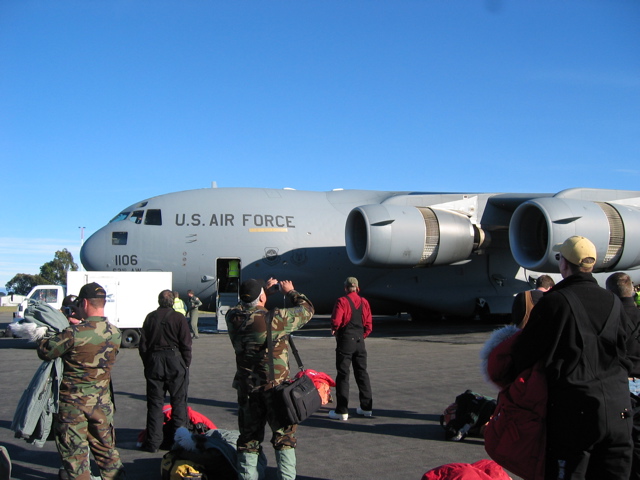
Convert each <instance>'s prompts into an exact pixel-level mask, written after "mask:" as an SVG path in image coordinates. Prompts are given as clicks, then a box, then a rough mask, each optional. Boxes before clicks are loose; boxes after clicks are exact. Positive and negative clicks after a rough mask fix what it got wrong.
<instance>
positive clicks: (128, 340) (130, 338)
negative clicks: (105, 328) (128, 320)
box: [120, 328, 140, 348]
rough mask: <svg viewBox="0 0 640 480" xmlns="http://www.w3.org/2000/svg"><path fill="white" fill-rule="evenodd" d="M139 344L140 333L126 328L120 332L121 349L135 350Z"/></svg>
mask: <svg viewBox="0 0 640 480" xmlns="http://www.w3.org/2000/svg"><path fill="white" fill-rule="evenodd" d="M138 343H140V331H138V330H136V329H135V328H127V329H126V330H123V332H122V342H121V343H120V345H121V346H122V348H136V347H137V346H138Z"/></svg>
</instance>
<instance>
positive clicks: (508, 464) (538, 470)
mask: <svg viewBox="0 0 640 480" xmlns="http://www.w3.org/2000/svg"><path fill="white" fill-rule="evenodd" d="M510 329H511V330H510ZM512 332H515V334H514V335H512V336H510V337H508V338H506V339H505V336H506V334H509V333H512ZM521 332H522V331H521V330H518V329H515V328H514V327H505V328H504V329H502V330H497V331H496V332H494V335H493V336H492V337H491V338H490V339H489V340H488V341H487V344H485V347H486V348H483V351H482V353H481V357H484V356H486V361H487V363H486V369H487V371H486V374H487V376H488V378H489V380H490V381H492V382H493V383H495V384H496V385H498V387H500V388H501V391H500V394H499V395H498V405H497V407H496V410H495V413H494V415H493V417H491V420H489V422H488V423H487V426H486V428H485V430H484V443H485V450H486V451H487V453H488V454H489V456H490V457H491V458H493V459H494V460H495V461H496V462H498V463H499V464H500V465H502V466H503V467H504V468H506V469H507V470H510V471H511V472H513V473H515V474H516V475H518V476H520V477H522V478H524V479H525V480H543V479H544V461H545V448H546V413H547V382H546V377H545V375H544V373H543V372H542V370H541V369H540V368H539V367H538V366H537V365H536V366H534V367H531V368H529V369H527V370H525V371H524V372H521V373H520V374H519V375H517V376H516V379H515V380H514V381H513V382H511V383H509V380H510V378H509V377H510V374H509V372H510V371H511V370H512V367H513V365H512V364H513V359H512V356H511V351H512V347H513V344H514V342H515V340H516V339H517V338H518V336H519V334H520V333H521ZM498 341H499V342H500V343H498V344H497V345H496V343H497V342H498ZM511 378H512V377H511Z"/></svg>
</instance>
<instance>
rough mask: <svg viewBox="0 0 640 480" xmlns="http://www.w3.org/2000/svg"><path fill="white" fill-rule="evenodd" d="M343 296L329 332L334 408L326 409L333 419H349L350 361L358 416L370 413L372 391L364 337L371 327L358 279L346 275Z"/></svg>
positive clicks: (366, 415) (369, 315)
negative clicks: (333, 342)
mask: <svg viewBox="0 0 640 480" xmlns="http://www.w3.org/2000/svg"><path fill="white" fill-rule="evenodd" d="M344 291H345V293H346V295H345V296H344V297H340V298H339V299H338V301H337V302H336V304H335V306H334V307H333V314H332V315H331V335H334V336H335V337H336V370H337V375H336V409H335V410H330V411H329V418H332V419H334V420H348V419H349V375H350V367H351V364H352V363H353V375H354V377H355V378H356V384H357V385H358V391H359V397H360V406H359V407H358V408H357V409H356V413H357V414H358V415H363V416H365V417H371V416H372V415H373V394H372V392H371V382H370V381H369V373H368V372H367V349H366V348H365V345H364V339H365V338H367V337H368V336H369V334H370V333H371V331H372V330H373V321H372V317H371V307H370V306H369V302H368V301H367V300H366V299H365V298H363V297H361V296H360V295H359V294H358V292H359V291H360V288H359V287H358V279H356V278H355V277H349V278H347V279H346V280H345V282H344Z"/></svg>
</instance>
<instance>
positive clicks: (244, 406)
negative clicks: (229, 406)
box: [237, 389, 298, 453]
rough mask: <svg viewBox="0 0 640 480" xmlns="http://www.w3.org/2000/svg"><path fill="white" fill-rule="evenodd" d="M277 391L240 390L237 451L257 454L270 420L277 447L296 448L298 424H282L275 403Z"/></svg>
mask: <svg viewBox="0 0 640 480" xmlns="http://www.w3.org/2000/svg"><path fill="white" fill-rule="evenodd" d="M274 400H275V393H274V390H273V389H271V390H267V391H264V392H254V393H248V394H247V393H242V392H241V391H240V390H238V430H240V436H239V437H238V443H237V446H238V451H239V452H242V451H246V452H253V453H258V452H259V451H260V444H261V443H262V441H263V440H264V429H265V425H266V424H267V423H268V424H269V427H271V431H272V432H273V435H272V436H271V443H272V444H273V447H274V448H275V449H276V450H285V449H287V448H296V430H297V429H298V426H297V425H282V424H281V422H280V421H279V415H278V412H277V409H276V405H275V401H274Z"/></svg>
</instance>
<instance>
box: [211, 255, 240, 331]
mask: <svg viewBox="0 0 640 480" xmlns="http://www.w3.org/2000/svg"><path fill="white" fill-rule="evenodd" d="M240 271H241V263H240V259H239V258H218V259H217V260H216V272H217V273H216V278H217V280H216V292H217V293H216V296H217V297H216V319H217V320H218V331H219V332H225V331H227V322H226V321H225V319H224V317H225V315H226V314H227V311H228V310H229V309H230V308H233V307H235V306H236V305H237V304H238V301H239V296H238V292H239V289H240Z"/></svg>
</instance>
